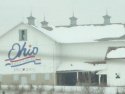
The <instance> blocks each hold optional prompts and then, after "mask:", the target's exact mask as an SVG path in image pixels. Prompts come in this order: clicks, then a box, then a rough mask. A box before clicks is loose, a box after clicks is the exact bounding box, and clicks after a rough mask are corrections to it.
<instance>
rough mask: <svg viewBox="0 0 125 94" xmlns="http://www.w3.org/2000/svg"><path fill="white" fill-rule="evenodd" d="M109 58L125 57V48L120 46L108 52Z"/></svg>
mask: <svg viewBox="0 0 125 94" xmlns="http://www.w3.org/2000/svg"><path fill="white" fill-rule="evenodd" d="M107 58H125V48H118V49H116V50H112V51H111V52H109V53H108V55H107Z"/></svg>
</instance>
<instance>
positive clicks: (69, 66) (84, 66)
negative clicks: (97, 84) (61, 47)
mask: <svg viewBox="0 0 125 94" xmlns="http://www.w3.org/2000/svg"><path fill="white" fill-rule="evenodd" d="M103 69H105V65H104V64H97V65H93V64H89V63H84V62H72V63H70V62H64V63H62V64H61V65H60V67H59V68H58V69H57V71H58V72H59V71H63V72H66V71H99V70H103Z"/></svg>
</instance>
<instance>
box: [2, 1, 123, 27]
mask: <svg viewBox="0 0 125 94" xmlns="http://www.w3.org/2000/svg"><path fill="white" fill-rule="evenodd" d="M106 9H108V13H109V15H110V16H112V19H111V21H112V22H123V23H125V0H0V25H2V24H11V23H12V24H13V23H19V22H21V21H26V17H27V16H29V15H30V12H31V11H32V13H33V16H34V17H36V21H37V23H38V22H41V21H42V20H43V16H44V15H45V16H46V20H47V21H49V23H50V24H52V25H66V24H69V17H70V16H72V13H73V11H74V13H75V16H76V17H77V18H78V23H79V24H88V23H103V18H102V16H103V15H105V13H106Z"/></svg>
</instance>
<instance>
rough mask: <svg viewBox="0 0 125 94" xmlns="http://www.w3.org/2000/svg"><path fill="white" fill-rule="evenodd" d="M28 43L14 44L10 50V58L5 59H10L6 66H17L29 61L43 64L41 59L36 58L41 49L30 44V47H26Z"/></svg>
mask: <svg viewBox="0 0 125 94" xmlns="http://www.w3.org/2000/svg"><path fill="white" fill-rule="evenodd" d="M26 45H27V43H26V42H24V43H23V45H20V44H19V43H14V44H13V45H12V47H11V49H10V50H9V52H8V59H6V60H5V61H8V63H6V66H8V65H9V66H11V67H17V66H21V65H25V64H28V63H34V64H41V62H40V61H41V59H40V58H36V55H37V54H38V51H39V49H38V47H32V46H31V45H29V48H26Z"/></svg>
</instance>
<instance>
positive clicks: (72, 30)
mask: <svg viewBox="0 0 125 94" xmlns="http://www.w3.org/2000/svg"><path fill="white" fill-rule="evenodd" d="M23 24H24V23H23ZM24 25H27V24H24ZM14 26H15V25H13V27H14ZM32 27H33V28H35V29H37V30H39V31H41V32H42V33H44V34H46V35H47V36H49V37H51V38H52V39H53V40H55V41H56V42H59V43H82V42H96V41H97V40H98V39H101V38H107V37H119V36H122V35H124V34H125V30H124V25H122V24H112V25H104V26H94V25H90V26H74V27H54V26H51V27H52V28H53V30H52V31H48V30H46V29H44V28H41V27H40V26H38V27H37V26H32ZM10 29H12V25H5V26H4V25H1V26H0V31H1V32H0V36H2V35H3V34H4V33H6V32H7V31H8V30H10Z"/></svg>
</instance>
